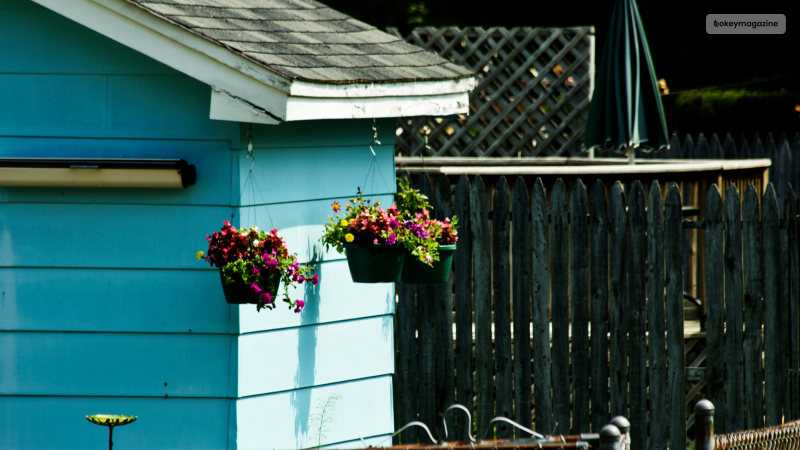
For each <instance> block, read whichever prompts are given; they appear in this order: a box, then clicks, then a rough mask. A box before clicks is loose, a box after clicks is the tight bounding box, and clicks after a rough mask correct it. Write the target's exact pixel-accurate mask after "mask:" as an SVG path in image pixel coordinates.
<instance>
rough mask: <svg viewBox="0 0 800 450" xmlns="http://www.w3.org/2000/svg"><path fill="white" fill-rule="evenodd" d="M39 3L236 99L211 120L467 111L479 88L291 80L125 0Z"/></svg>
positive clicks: (457, 82)
mask: <svg viewBox="0 0 800 450" xmlns="http://www.w3.org/2000/svg"><path fill="white" fill-rule="evenodd" d="M33 1H34V2H36V3H38V4H40V5H42V6H44V7H46V8H48V9H50V10H53V11H54V12H56V13H58V14H61V15H62V16H65V17H67V18H69V19H71V20H73V21H75V22H78V23H80V24H82V25H84V26H86V27H87V28H90V29H92V30H94V31H96V32H98V33H100V34H103V35H105V36H107V37H109V38H111V39H113V40H115V41H117V42H120V43H121V44H123V45H125V46H127V47H130V48H132V49H134V50H137V51H139V52H140V53H143V54H145V55H147V56H149V57H151V58H153V59H155V60H157V61H160V62H162V63H164V64H166V65H168V66H170V67H172V68H174V69H176V70H178V71H180V72H183V73H185V74H186V75H189V76H191V77H192V78H195V79H197V80H199V81H201V82H203V83H205V84H207V85H209V86H211V87H212V88H214V89H216V90H217V91H218V92H223V93H225V95H226V96H228V97H230V98H232V99H235V100H236V101H230V99H228V98H224V100H225V101H223V102H219V101H218V102H216V107H215V102H212V111H211V112H210V117H211V118H212V119H216V120H231V121H248V120H246V118H247V117H249V116H253V117H256V118H261V119H262V120H263V121H262V120H255V121H257V122H258V121H260V122H261V123H266V122H270V121H273V120H274V121H276V122H278V121H292V120H312V119H328V118H329V119H334V118H337V119H338V118H356V117H359V118H373V117H409V116H439V115H451V114H467V113H468V98H467V97H468V94H467V93H468V92H469V91H471V90H472V89H473V88H474V78H473V77H472V76H471V75H465V76H461V77H459V78H453V79H438V80H423V81H403V80H399V81H390V82H371V81H370V82H366V81H356V82H347V83H344V82H327V83H320V82H312V81H309V80H300V79H297V80H292V79H290V78H287V77H286V76H284V75H281V74H279V73H277V72H275V71H273V70H270V69H269V68H267V67H264V66H263V65H260V64H257V63H255V62H253V61H252V60H250V59H248V58H245V57H243V56H242V55H240V54H238V53H237V52H234V51H232V50H231V49H229V48H227V47H226V46H224V45H221V44H219V43H217V42H214V41H211V40H209V39H207V38H205V37H203V36H200V35H198V34H196V33H193V32H191V31H189V30H187V29H185V28H183V27H181V26H180V25H178V24H175V23H173V22H171V21H168V20H167V19H165V18H163V17H160V16H156V15H154V14H152V13H151V12H150V11H147V10H144V9H142V8H140V7H138V6H136V5H135V4H132V3H129V2H128V1H127V0H72V1H70V2H64V1H63V0H33ZM212 97H213V96H212ZM239 103H241V105H239V106H242V108H243V109H242V110H241V111H238V113H236V114H233V115H228V113H226V112H225V111H230V110H231V107H232V106H233V105H238V104H239ZM220 105H223V106H224V107H223V108H220ZM233 109H241V108H233ZM253 111H255V113H254V112H253ZM359 111H360V112H359ZM264 117H266V118H264Z"/></svg>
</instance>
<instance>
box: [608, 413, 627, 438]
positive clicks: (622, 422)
mask: <svg viewBox="0 0 800 450" xmlns="http://www.w3.org/2000/svg"><path fill="white" fill-rule="evenodd" d="M611 425H614V426H615V427H617V428H619V432H620V433H622V434H627V433H628V431H630V429H631V423H630V422H629V421H628V419H626V418H625V417H624V416H616V417H614V418H613V419H611Z"/></svg>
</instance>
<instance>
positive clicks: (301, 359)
mask: <svg viewBox="0 0 800 450" xmlns="http://www.w3.org/2000/svg"><path fill="white" fill-rule="evenodd" d="M308 248H309V249H311V254H310V255H309V260H310V261H319V260H320V259H321V257H322V255H321V251H320V249H319V247H318V246H317V245H315V244H314V243H312V242H309V243H308ZM314 270H315V273H316V274H317V275H319V277H320V279H322V265H320V264H316V265H314ZM303 286H304V293H305V296H304V298H305V301H306V307H305V309H304V310H303V313H302V319H301V325H313V324H316V323H318V322H319V306H320V301H321V297H320V295H319V285H316V286H314V285H313V284H311V283H304V284H303ZM316 348H317V327H304V328H301V329H300V336H299V342H298V345H297V361H298V364H297V372H296V373H295V376H294V379H295V385H296V386H313V385H314V376H315V374H316V373H315V372H316V354H317V351H316ZM312 391H313V389H300V390H296V391H294V392H292V396H291V402H292V408H294V435H295V439H296V442H295V443H296V447H297V448H302V447H307V446H308V445H307V441H308V430H309V421H310V419H311V396H312Z"/></svg>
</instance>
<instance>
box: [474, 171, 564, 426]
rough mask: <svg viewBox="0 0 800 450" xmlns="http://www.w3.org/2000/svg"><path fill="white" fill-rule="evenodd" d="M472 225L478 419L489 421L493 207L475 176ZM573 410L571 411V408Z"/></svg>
mask: <svg viewBox="0 0 800 450" xmlns="http://www.w3.org/2000/svg"><path fill="white" fill-rule="evenodd" d="M469 199H470V205H469V206H470V226H471V236H472V264H473V271H472V276H473V287H472V292H473V297H474V303H475V394H476V397H477V401H476V405H475V409H476V412H477V413H476V414H475V420H476V421H477V423H480V424H484V423H489V420H490V419H491V418H492V417H494V390H493V383H492V372H493V370H492V369H493V365H494V363H493V361H492V360H493V358H492V291H491V289H492V286H491V279H492V273H491V267H492V262H491V261H492V260H491V256H490V254H489V251H490V250H491V249H490V247H489V210H488V209H489V208H488V205H487V203H488V202H487V197H486V187H485V186H484V184H483V180H481V177H480V176H478V177H475V180H473V182H472V189H471V190H470V195H469ZM567 413H569V411H567Z"/></svg>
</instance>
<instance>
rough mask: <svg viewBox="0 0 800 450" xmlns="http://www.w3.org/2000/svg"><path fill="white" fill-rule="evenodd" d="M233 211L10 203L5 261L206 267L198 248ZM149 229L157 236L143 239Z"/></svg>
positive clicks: (4, 215) (3, 216)
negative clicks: (33, 225)
mask: <svg viewBox="0 0 800 450" xmlns="http://www.w3.org/2000/svg"><path fill="white" fill-rule="evenodd" d="M298 209H300V208H298ZM230 212H231V210H230V208H228V207H220V206H217V207H214V206H208V207H199V206H198V207H183V208H175V207H170V206H146V205H57V204H5V205H3V206H2V208H0V247H2V248H3V250H4V251H3V252H2V253H0V267H117V268H165V269H200V268H206V267H208V264H206V263H205V262H203V261H197V260H196V259H195V253H196V252H197V251H198V250H206V249H207V248H208V243H207V242H206V239H205V237H206V234H210V233H211V232H213V231H216V230H219V228H220V227H221V226H222V222H223V221H224V220H225V219H229V218H230ZM33 223H35V224H36V232H35V233H34V232H31V224H33ZM147 230H150V232H152V233H155V234H156V235H157V238H152V239H143V235H142V232H146V231H147ZM45 236H58V239H56V240H55V242H53V241H51V240H49V239H44V238H43V237H45ZM289 248H290V249H292V250H294V251H296V250H295V249H294V248H293V247H291V246H290V247H289Z"/></svg>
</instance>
